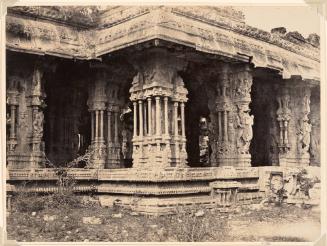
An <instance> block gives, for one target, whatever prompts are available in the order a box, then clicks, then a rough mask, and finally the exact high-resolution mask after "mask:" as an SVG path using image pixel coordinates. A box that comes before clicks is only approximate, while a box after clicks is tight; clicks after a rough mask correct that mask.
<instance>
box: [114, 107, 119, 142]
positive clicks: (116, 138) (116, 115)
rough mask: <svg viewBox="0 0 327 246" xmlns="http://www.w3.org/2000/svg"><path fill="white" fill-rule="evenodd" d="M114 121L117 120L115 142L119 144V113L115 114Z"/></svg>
mask: <svg viewBox="0 0 327 246" xmlns="http://www.w3.org/2000/svg"><path fill="white" fill-rule="evenodd" d="M114 115H115V116H114V120H115V135H114V141H115V143H118V142H119V141H118V112H114Z"/></svg>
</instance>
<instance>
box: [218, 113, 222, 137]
mask: <svg viewBox="0 0 327 246" xmlns="http://www.w3.org/2000/svg"><path fill="white" fill-rule="evenodd" d="M218 139H219V140H222V122H221V111H218Z"/></svg>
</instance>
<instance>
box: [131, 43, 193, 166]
mask: <svg viewBox="0 0 327 246" xmlns="http://www.w3.org/2000/svg"><path fill="white" fill-rule="evenodd" d="M143 56H144V57H138V58H136V60H135V67H136V69H137V70H138V74H137V75H136V76H135V77H134V80H133V83H132V87H131V89H130V93H131V96H130V100H131V101H132V102H133V104H134V127H137V129H135V128H134V137H133V167H134V168H149V169H151V168H160V167H161V168H165V167H170V166H179V167H182V166H185V165H186V158H187V155H186V150H185V143H186V138H185V125H183V124H185V119H184V117H185V116H184V105H185V102H186V101H187V98H186V95H187V93H188V92H187V90H186V89H185V87H184V83H183V81H182V79H181V78H180V76H179V75H178V73H177V72H178V71H181V70H182V69H184V67H185V65H186V64H185V63H184V62H183V61H182V60H179V59H178V58H175V57H172V56H170V55H169V54H168V52H166V51H164V50H161V49H157V50H152V51H149V52H148V53H146V54H143ZM146 102H147V107H143V106H140V105H144V104H146ZM152 102H153V104H154V105H153V104H152ZM137 103H138V105H139V107H138V108H137V106H136V105H137ZM180 103H181V104H182V105H183V106H182V108H183V109H182V112H183V116H181V115H180V113H179V112H177V108H176V112H175V113H174V114H173V115H170V114H169V112H170V110H169V109H170V108H173V107H174V105H177V106H178V105H179V104H180ZM137 109H138V111H139V112H138V114H137V112H136V111H137ZM137 116H138V119H137ZM181 117H182V118H183V120H182V122H181V123H180V124H181V129H184V131H183V130H182V132H181V133H179V131H178V126H177V127H175V129H177V132H176V131H174V130H173V129H171V128H172V127H173V128H174V124H171V122H176V120H178V119H179V120H180V119H181ZM177 118H178V119H177ZM137 120H138V122H137V123H136V122H135V121H137ZM143 120H144V121H145V122H144V126H147V128H146V129H143ZM177 125H178V121H177ZM145 130H147V134H146V136H143V135H144V134H143V133H144V131H145ZM137 132H138V136H137ZM183 133H184V137H183V136H182V134H183ZM181 151H182V153H183V155H182V156H181V155H180V154H179V153H180V152H181Z"/></svg>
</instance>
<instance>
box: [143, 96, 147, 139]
mask: <svg viewBox="0 0 327 246" xmlns="http://www.w3.org/2000/svg"><path fill="white" fill-rule="evenodd" d="M142 105H143V109H142V110H143V116H144V121H143V131H144V135H148V128H147V125H148V120H147V115H148V114H147V112H146V109H147V107H146V103H145V102H144V104H143V103H142Z"/></svg>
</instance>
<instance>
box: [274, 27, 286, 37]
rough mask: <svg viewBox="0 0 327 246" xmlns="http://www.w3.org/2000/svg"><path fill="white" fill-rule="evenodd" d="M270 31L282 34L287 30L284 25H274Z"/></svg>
mask: <svg viewBox="0 0 327 246" xmlns="http://www.w3.org/2000/svg"><path fill="white" fill-rule="evenodd" d="M270 32H271V33H276V34H280V35H283V34H285V33H286V32H287V31H286V28H285V27H276V28H273V29H271V31H270Z"/></svg>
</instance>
